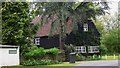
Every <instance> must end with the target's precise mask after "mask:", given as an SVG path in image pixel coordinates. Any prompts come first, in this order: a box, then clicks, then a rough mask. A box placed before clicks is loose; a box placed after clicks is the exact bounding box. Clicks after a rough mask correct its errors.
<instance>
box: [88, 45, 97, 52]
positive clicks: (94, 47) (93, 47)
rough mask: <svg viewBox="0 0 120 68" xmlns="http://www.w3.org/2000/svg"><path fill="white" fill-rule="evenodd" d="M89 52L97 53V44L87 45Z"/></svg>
mask: <svg viewBox="0 0 120 68" xmlns="http://www.w3.org/2000/svg"><path fill="white" fill-rule="evenodd" d="M88 52H89V53H99V46H88Z"/></svg>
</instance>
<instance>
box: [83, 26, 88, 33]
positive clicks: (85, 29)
mask: <svg viewBox="0 0 120 68" xmlns="http://www.w3.org/2000/svg"><path fill="white" fill-rule="evenodd" d="M83 30H84V31H85V32H86V31H88V24H84V25H83Z"/></svg>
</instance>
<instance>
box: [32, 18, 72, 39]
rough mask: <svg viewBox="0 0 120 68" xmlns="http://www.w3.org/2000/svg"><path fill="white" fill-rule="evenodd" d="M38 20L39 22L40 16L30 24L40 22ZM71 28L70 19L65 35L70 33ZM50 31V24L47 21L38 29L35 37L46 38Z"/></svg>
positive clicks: (56, 32)
mask: <svg viewBox="0 0 120 68" xmlns="http://www.w3.org/2000/svg"><path fill="white" fill-rule="evenodd" d="M40 20H41V16H36V17H35V18H34V19H33V20H32V22H31V23H33V24H37V23H39V22H40ZM72 27H73V23H72V19H69V20H68V22H67V33H70V32H71V31H72ZM50 29H51V22H50V19H48V22H47V23H45V24H44V25H43V26H42V27H41V28H39V29H38V31H37V34H36V36H37V37H38V36H39V37H41V36H48V35H49V33H50ZM54 33H55V34H58V31H57V30H56V31H55V32H54Z"/></svg>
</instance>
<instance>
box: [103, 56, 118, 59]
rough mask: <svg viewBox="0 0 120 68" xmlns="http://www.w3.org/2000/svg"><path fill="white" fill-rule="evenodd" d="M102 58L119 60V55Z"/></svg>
mask: <svg viewBox="0 0 120 68" xmlns="http://www.w3.org/2000/svg"><path fill="white" fill-rule="evenodd" d="M102 59H104V60H118V56H115V58H114V56H107V57H106V56H102Z"/></svg>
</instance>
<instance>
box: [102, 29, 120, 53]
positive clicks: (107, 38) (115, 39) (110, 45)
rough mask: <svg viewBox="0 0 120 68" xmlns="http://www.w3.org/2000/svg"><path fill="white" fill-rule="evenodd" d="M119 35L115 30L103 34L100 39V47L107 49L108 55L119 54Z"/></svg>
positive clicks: (119, 30) (117, 30) (118, 30)
mask: <svg viewBox="0 0 120 68" xmlns="http://www.w3.org/2000/svg"><path fill="white" fill-rule="evenodd" d="M119 33H120V29H119V28H116V29H113V30H111V31H110V32H109V33H107V34H105V35H104V36H103V37H104V38H103V39H102V41H101V42H102V45H104V46H105V47H106V48H107V49H108V53H119V52H120V50H119V48H120V47H119V44H120V43H119V38H120V36H119Z"/></svg>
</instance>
